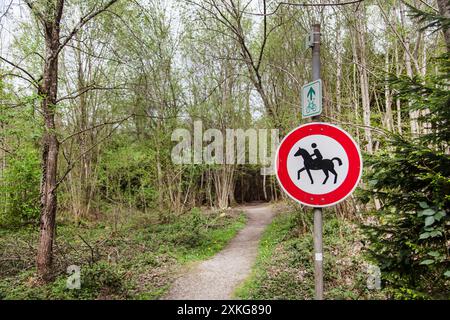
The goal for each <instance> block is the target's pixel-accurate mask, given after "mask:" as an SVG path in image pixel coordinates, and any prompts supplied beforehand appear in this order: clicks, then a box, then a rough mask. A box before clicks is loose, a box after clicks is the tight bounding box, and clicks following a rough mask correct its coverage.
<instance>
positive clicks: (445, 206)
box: [0, 0, 450, 299]
mask: <svg viewBox="0 0 450 320" xmlns="http://www.w3.org/2000/svg"><path fill="white" fill-rule="evenodd" d="M346 2H349V3H348V4H345V5H344V4H343V3H346ZM330 4H334V5H330ZM315 22H319V23H320V24H321V28H322V44H321V59H322V80H323V83H324V97H325V98H324V114H323V117H322V120H323V121H327V122H331V123H334V124H337V125H339V126H341V127H343V128H344V129H345V130H347V131H348V132H350V133H351V134H352V135H353V136H354V137H355V139H356V140H357V142H358V143H359V144H360V146H361V149H362V150H363V151H364V156H365V171H364V178H363V181H362V182H361V185H360V188H358V189H357V191H356V193H355V194H354V195H353V196H352V197H351V198H349V199H348V200H346V201H345V202H343V203H342V204H339V205H338V206H336V207H335V208H331V209H327V210H326V211H325V220H326V222H325V230H326V232H325V252H327V253H326V256H325V261H328V262H326V266H325V268H326V274H327V275H328V276H327V277H328V278H327V279H325V281H326V283H327V288H326V296H327V297H328V298H340V299H342V298H349V299H358V298H393V299H437V298H438V299H448V298H449V292H450V290H449V279H450V266H449V247H450V242H449V241H450V240H449V239H448V237H449V221H448V214H449V211H450V206H449V200H450V197H449V195H450V156H449V145H448V142H449V138H450V124H449V119H450V94H449V90H448V88H449V75H450V72H449V71H450V70H449V67H450V65H449V59H448V58H449V51H450V7H449V3H448V1H446V0H436V1H435V0H423V1H422V0H408V1H400V0H389V1H377V0H367V1H341V2H339V1H329V2H325V1H320V0H309V1H307V2H303V1H299V2H297V1H292V3H291V5H280V4H279V3H278V2H277V1H265V0H254V1H241V0H235V1H225V0H223V1H221V0H205V1H197V0H192V1H191V0H184V1H182V0H173V1H162V0H148V1H143V0H142V1H141V0H132V1H120V0H118V1H117V0H116V1H114V0H111V1H106V0H102V1H90V0H89V1H78V0H34V1H32V0H27V1H22V0H3V1H0V37H1V44H0V159H1V163H0V298H4V299H17V298H18V299H30V298H39V299H56V298H58V299H59V298H64V299H65V298H67V299H71V298H81V299H95V298H142V299H147V298H159V297H160V296H161V295H163V293H164V292H165V291H166V290H167V288H168V287H169V286H170V282H171V278H172V275H173V273H174V272H175V271H174V270H175V269H176V268H179V267H180V266H182V265H184V264H186V263H187V262H190V261H196V260H200V259H204V258H206V257H209V256H211V255H212V254H214V253H215V252H217V251H218V250H220V249H221V248H222V247H223V246H224V245H225V244H226V243H227V241H228V240H229V239H230V238H232V237H233V236H234V234H235V233H236V232H237V231H238V230H239V229H240V228H241V227H242V226H243V225H244V223H245V217H244V215H243V214H241V213H240V212H239V210H237V209H231V208H232V207H234V206H236V205H237V204H243V203H246V202H249V201H255V200H261V201H273V202H274V203H276V205H277V206H278V207H279V215H278V217H277V218H276V219H275V220H274V222H273V224H272V225H271V226H270V227H269V228H268V230H267V231H266V234H265V238H264V240H263V241H262V243H261V246H260V256H259V258H258V262H257V265H256V266H255V271H254V276H253V277H252V279H250V280H249V281H248V282H247V283H246V284H244V286H243V287H242V289H241V290H240V291H239V292H238V293H237V295H238V296H240V297H242V298H269V299H272V298H290V299H309V298H312V296H313V295H312V291H311V290H312V288H313V286H312V283H313V282H312V281H313V280H312V279H313V278H312V277H313V274H312V266H311V261H310V260H311V252H310V251H311V250H312V249H311V248H312V245H311V241H312V240H311V236H310V233H311V223H312V221H311V213H310V210H308V209H306V208H302V207H301V206H298V205H295V204H293V203H291V202H290V201H289V200H288V199H286V197H285V196H284V195H283V194H282V192H281V191H280V189H279V187H278V184H277V182H276V178H275V177H274V176H262V175H260V169H261V168H260V166H258V165H207V164H193V165H175V164H173V163H172V161H171V157H170V156H171V150H172V148H173V146H174V142H172V141H171V135H172V132H173V130H174V129H176V128H187V129H190V130H192V126H193V122H194V121H196V120H201V121H202V122H203V127H204V128H217V129H219V130H221V131H223V132H224V131H225V129H227V128H229V129H232V128H242V129H248V128H266V129H271V128H276V129H279V130H280V135H281V136H283V135H284V134H285V133H287V132H289V131H290V130H292V129H293V128H294V127H296V126H298V125H299V124H301V123H303V122H305V120H302V119H301V115H300V94H299V93H300V89H301V86H302V85H304V84H305V83H307V82H309V81H310V79H311V68H310V60H311V52H310V51H311V50H310V49H309V48H307V47H306V44H305V43H306V37H307V36H308V34H309V33H310V29H311V25H312V24H313V23H315ZM369 263H371V264H375V265H377V266H379V267H380V268H381V272H382V287H383V288H382V290H380V291H370V290H368V289H367V288H366V284H365V279H366V277H367V275H366V274H365V270H366V267H367V265H368V264H369ZM72 264H77V265H81V266H82V268H84V269H83V270H84V271H83V272H84V273H83V279H84V280H83V286H82V290H78V291H77V290H75V291H74V290H68V289H67V288H66V287H65V284H66V278H67V274H66V268H67V266H69V265H72ZM292 275H294V276H292Z"/></svg>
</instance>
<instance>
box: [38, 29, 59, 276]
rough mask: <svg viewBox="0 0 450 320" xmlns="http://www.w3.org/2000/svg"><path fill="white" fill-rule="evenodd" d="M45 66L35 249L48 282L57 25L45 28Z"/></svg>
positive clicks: (52, 221)
mask: <svg viewBox="0 0 450 320" xmlns="http://www.w3.org/2000/svg"><path fill="white" fill-rule="evenodd" d="M46 27H47V28H46V29H47V30H46V41H45V51H46V52H45V53H46V55H45V65H44V74H43V81H42V85H41V86H40V88H39V95H40V96H41V97H42V102H41V111H42V114H43V117H44V134H43V138H42V181H41V190H40V194H41V220H40V235H39V246H38V251H37V258H36V264H37V271H38V274H39V276H41V277H42V279H43V280H45V281H48V280H50V278H51V274H52V270H51V268H52V256H53V238H54V235H55V218H56V208H57V194H56V186H57V180H56V175H57V169H58V153H59V142H58V138H57V135H56V127H55V109H56V98H57V87H58V48H59V26H56V25H55V24H52V25H51V30H49V29H50V26H48V25H47V26H46Z"/></svg>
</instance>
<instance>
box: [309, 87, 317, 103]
mask: <svg viewBox="0 0 450 320" xmlns="http://www.w3.org/2000/svg"><path fill="white" fill-rule="evenodd" d="M315 95H316V92H315V91H314V88H313V87H310V88H309V91H308V99H309V100H312V99H313V97H314V96H315Z"/></svg>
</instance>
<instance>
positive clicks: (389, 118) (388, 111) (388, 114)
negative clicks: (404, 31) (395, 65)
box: [384, 49, 394, 131]
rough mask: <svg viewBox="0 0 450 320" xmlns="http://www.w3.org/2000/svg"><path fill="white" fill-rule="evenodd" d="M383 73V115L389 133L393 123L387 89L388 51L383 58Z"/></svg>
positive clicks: (389, 93) (388, 90)
mask: <svg viewBox="0 0 450 320" xmlns="http://www.w3.org/2000/svg"><path fill="white" fill-rule="evenodd" d="M385 72H386V78H385V81H386V83H385V85H384V98H385V104H386V115H385V119H386V121H385V122H386V128H387V129H388V130H389V131H391V130H392V131H393V128H394V123H393V122H394V121H393V119H392V95H391V91H390V89H389V84H388V81H387V80H388V79H387V78H388V74H389V51H388V50H387V49H386V56H385Z"/></svg>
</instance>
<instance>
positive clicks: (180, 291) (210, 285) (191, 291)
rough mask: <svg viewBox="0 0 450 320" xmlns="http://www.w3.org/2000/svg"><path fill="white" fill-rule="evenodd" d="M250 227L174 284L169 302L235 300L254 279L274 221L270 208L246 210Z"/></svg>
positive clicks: (245, 228)
mask: <svg viewBox="0 0 450 320" xmlns="http://www.w3.org/2000/svg"><path fill="white" fill-rule="evenodd" d="M239 209H242V210H244V211H245V212H246V214H247V219H248V220H247V224H246V226H245V227H244V228H243V229H242V230H241V231H239V233H238V234H237V236H236V237H235V238H233V239H232V240H231V241H230V243H229V244H228V245H227V246H226V247H225V248H224V249H223V250H222V251H220V252H219V253H218V254H216V255H215V256H214V257H212V258H211V259H208V260H206V261H203V262H201V263H199V264H197V265H196V266H195V267H193V268H191V269H190V270H188V271H187V273H184V274H182V275H181V276H180V277H179V278H178V279H177V280H176V281H175V282H174V284H173V286H172V288H171V290H170V291H169V294H168V295H167V296H166V297H165V299H168V300H200V299H205V300H225V299H231V298H232V295H233V292H234V290H235V289H236V287H237V286H238V285H239V284H240V283H241V282H242V281H243V280H244V279H245V278H247V277H248V276H249V275H250V272H251V269H252V266H253V264H254V262H255V259H256V256H257V254H258V245H259V240H260V238H261V235H262V233H263V231H264V229H265V227H266V226H267V225H268V224H269V223H270V222H271V221H272V218H273V216H274V214H275V213H274V211H273V210H272V209H271V205H270V204H265V203H264V204H256V205H248V206H245V207H242V208H239Z"/></svg>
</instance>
